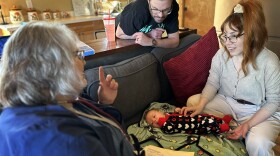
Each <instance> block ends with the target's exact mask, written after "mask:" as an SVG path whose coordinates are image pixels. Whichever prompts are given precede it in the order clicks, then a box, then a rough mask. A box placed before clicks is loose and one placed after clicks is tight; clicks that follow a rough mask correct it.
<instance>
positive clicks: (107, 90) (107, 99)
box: [97, 67, 119, 104]
mask: <svg viewBox="0 0 280 156" xmlns="http://www.w3.org/2000/svg"><path fill="white" fill-rule="evenodd" d="M99 81H100V83H99V88H98V91H97V94H98V99H99V102H100V103H103V104H113V103H114V101H115V99H116V97H117V94H118V86H119V84H118V83H117V82H116V81H115V79H113V77H112V75H109V74H108V75H107V76H106V79H105V76H104V70H103V67H99Z"/></svg>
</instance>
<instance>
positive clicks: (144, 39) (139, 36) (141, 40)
mask: <svg viewBox="0 0 280 156" xmlns="http://www.w3.org/2000/svg"><path fill="white" fill-rule="evenodd" d="M133 37H135V43H137V44H140V45H142V46H152V45H153V44H152V38H150V37H148V36H147V35H146V34H144V33H142V32H137V33H134V34H133Z"/></svg>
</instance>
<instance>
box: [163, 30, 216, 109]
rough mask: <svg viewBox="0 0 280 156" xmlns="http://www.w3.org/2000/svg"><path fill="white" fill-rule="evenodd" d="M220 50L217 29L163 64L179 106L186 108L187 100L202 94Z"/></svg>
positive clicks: (210, 31)
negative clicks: (213, 60)
mask: <svg viewBox="0 0 280 156" xmlns="http://www.w3.org/2000/svg"><path fill="white" fill-rule="evenodd" d="M218 49H219V43H218V38H217V34H216V30H215V27H213V28H211V29H210V30H209V32H208V33H207V34H205V35H204V36H203V37H202V38H201V39H200V40H199V41H197V42H196V43H195V44H193V45H192V46H191V47H189V48H188V49H187V50H186V51H185V52H184V53H182V54H180V55H178V56H176V57H174V58H172V59H170V60H169V61H167V62H165V63H164V64H163V66H164V69H165V71H166V74H167V77H168V79H169V81H170V84H171V87H172V90H173V93H174V95H175V99H176V101H177V102H178V103H179V105H178V106H185V104H186V101H187V99H188V98H189V97H190V96H192V95H194V94H198V93H201V91H202V89H203V88H204V86H205V84H206V81H207V78H208V75H209V70H210V66H211V61H212V57H213V56H214V55H215V53H216V52H217V51H218Z"/></svg>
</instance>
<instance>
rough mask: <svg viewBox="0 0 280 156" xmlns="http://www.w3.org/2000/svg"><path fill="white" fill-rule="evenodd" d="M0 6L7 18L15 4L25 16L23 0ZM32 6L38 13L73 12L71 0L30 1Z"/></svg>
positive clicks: (124, 0)
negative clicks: (48, 10) (46, 11)
mask: <svg viewBox="0 0 280 156" xmlns="http://www.w3.org/2000/svg"><path fill="white" fill-rule="evenodd" d="M96 1H97V0H96ZM99 1H100V0H99ZM109 1H112V0H109ZM119 1H121V2H122V4H123V5H125V4H126V3H127V2H129V1H131V0H119ZM0 4H1V6H2V11H3V15H4V16H9V10H10V8H11V7H12V6H13V4H16V6H18V7H20V8H21V9H23V13H24V14H26V10H27V5H26V1H25V0H0ZM32 4H33V7H34V8H35V9H36V10H37V11H39V12H41V11H44V10H46V9H50V10H51V11H56V10H59V11H71V10H73V6H72V0H32Z"/></svg>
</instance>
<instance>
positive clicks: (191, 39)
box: [151, 34, 201, 104]
mask: <svg viewBox="0 0 280 156" xmlns="http://www.w3.org/2000/svg"><path fill="white" fill-rule="evenodd" d="M200 37H201V36H200V35H197V34H190V35H188V36H185V37H183V38H181V39H180V44H179V46H178V47H176V48H154V49H153V50H152V51H151V53H152V54H153V55H154V56H155V57H156V58H157V60H158V61H159V64H160V66H159V69H158V72H159V78H160V86H161V96H160V101H161V102H166V101H169V102H170V101H171V100H174V96H173V92H172V89H171V87H170V83H169V81H168V78H167V76H166V73H165V71H164V68H163V62H166V61H168V60H169V59H171V58H173V57H175V56H178V55H179V54H181V53H182V52H184V51H185V50H186V49H187V48H189V47H190V46H191V45H193V44H194V43H195V42H196V41H198V40H199V39H200ZM174 104H175V103H174Z"/></svg>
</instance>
